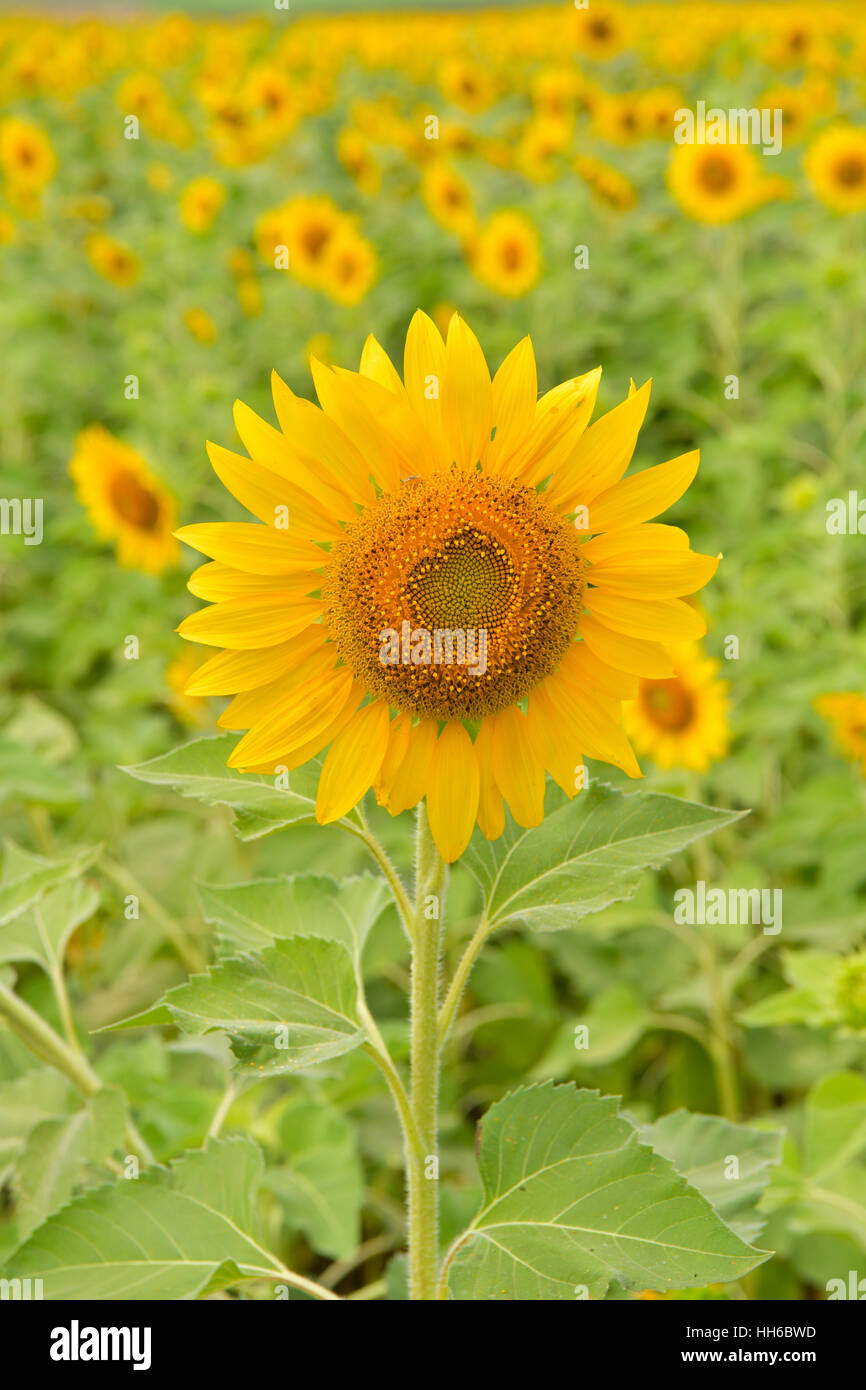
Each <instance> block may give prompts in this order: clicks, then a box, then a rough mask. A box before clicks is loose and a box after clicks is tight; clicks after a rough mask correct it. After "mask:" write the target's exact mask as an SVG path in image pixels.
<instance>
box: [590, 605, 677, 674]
mask: <svg viewBox="0 0 866 1390" xmlns="http://www.w3.org/2000/svg"><path fill="white" fill-rule="evenodd" d="M580 635H581V637H582V638H583V640H584V642H585V643H586V645H587V646H588V647H589V649H590V651H593V652H595V654H596V656H598V657H600V658H601V660H602V661H605V662H607V664H608V666H615V667H616V668H617V670H619V671H628V672H629V673H630V674H631V675H633V676H650V677H653V678H654V679H656V680H666V679H667V678H668V677H669V676H672V675H673V674H674V668H673V663H672V661H671V659H670V657H669V656H668V654H667V652H666V651H665V649H664V647H663V646H661V645H660V644H659V643H658V642H647V641H645V640H644V639H643V638H641V637H627V636H626V635H625V633H622V632H614V631H613V630H612V629H611V628H609V627H606V626H605V624H604V623H600V622H597V621H596V619H595V618H593V617H591V616H590V615H589V614H588V613H585V614H584V615H583V617H582V618H581V620H580Z"/></svg>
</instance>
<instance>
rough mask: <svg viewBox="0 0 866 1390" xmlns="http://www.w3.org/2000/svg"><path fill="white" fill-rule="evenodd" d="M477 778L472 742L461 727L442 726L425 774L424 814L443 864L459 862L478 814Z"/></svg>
mask: <svg viewBox="0 0 866 1390" xmlns="http://www.w3.org/2000/svg"><path fill="white" fill-rule="evenodd" d="M479 794H480V779H479V774H478V760H477V758H476V756H475V750H474V748H473V747H472V740H471V738H470V737H469V735H468V734H467V732H466V730H465V729H464V727H463V725H462V724H459V723H456V722H452V723H450V724H446V725H445V728H444V729H443V730H442V733H441V734H440V735H439V738H438V739H437V741H436V746H435V748H434V749H433V757H432V758H431V759H430V770H429V772H428V774H427V814H428V816H429V818H430V830H431V832H432V834H433V839H434V840H435V842H436V848H437V849H438V850H439V853H440V854H441V855H442V858H443V859H444V860H445V862H446V863H447V864H453V863H454V860H455V859H459V858H460V856H461V854H462V853H463V851H464V850H465V848H466V846H467V845H468V844H469V840H470V837H471V835H472V828H473V826H474V825H475V817H476V816H477V814H478V800H479Z"/></svg>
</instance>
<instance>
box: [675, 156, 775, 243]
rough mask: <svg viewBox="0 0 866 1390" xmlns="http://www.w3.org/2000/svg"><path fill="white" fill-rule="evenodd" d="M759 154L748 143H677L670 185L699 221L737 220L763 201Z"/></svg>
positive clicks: (689, 213)
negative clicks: (757, 155)
mask: <svg viewBox="0 0 866 1390" xmlns="http://www.w3.org/2000/svg"><path fill="white" fill-rule="evenodd" d="M760 184H761V174H760V172H759V168H758V163H757V157H756V155H755V153H754V151H753V150H752V149H750V148H749V147H748V146H746V145H738V144H732V143H729V144H720V145H699V144H694V145H677V146H676V148H675V149H674V151H673V153H672V155H671V159H670V163H669V165H668V187H669V188H670V191H671V193H672V194H673V196H674V197H675V198H676V200H677V202H678V203H679V205H680V207H681V208H682V209H683V211H684V212H685V213H687V214H688V216H689V217H693V218H694V219H695V221H696V222H709V223H716V222H733V221H735V220H736V219H737V218H738V217H742V216H743V215H744V214H745V213H747V212H751V211H752V210H753V209H754V208H755V207H756V206H757V205H758V203H759V202H760V200H761V194H760Z"/></svg>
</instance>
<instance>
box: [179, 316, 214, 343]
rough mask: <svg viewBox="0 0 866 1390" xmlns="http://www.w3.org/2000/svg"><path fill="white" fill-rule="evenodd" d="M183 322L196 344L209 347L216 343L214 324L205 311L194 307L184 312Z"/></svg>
mask: <svg viewBox="0 0 866 1390" xmlns="http://www.w3.org/2000/svg"><path fill="white" fill-rule="evenodd" d="M183 321H184V324H185V325H186V328H187V329H188V331H189V332H190V334H191V335H192V337H193V338H195V340H196V342H197V343H202V344H204V345H205V346H209V345H210V344H211V343H215V342H216V340H217V328H216V324H215V323H214V321H213V319H212V318H211V316H210V314H209V313H208V312H207V310H206V309H200V308H198V307H194V308H191V309H186V310H184V315H183Z"/></svg>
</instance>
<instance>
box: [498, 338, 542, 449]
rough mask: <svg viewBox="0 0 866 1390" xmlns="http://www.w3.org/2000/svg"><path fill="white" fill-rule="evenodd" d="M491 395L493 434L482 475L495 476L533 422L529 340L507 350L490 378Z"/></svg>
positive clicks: (533, 380) (534, 394)
mask: <svg viewBox="0 0 866 1390" xmlns="http://www.w3.org/2000/svg"><path fill="white" fill-rule="evenodd" d="M492 391H493V429H494V431H495V433H494V435H493V439H492V440H491V443H490V448H489V449H488V451H487V464H486V471H487V472H488V473H497V472H498V471H499V466H500V464H502V463H503V462H505V461H507V460H508V459H510V458H511V457H512V455H513V454H515V453H516V452H517V450H518V449H519V448H520V446H521V445H522V444H523V443H524V442H525V440H526V439H527V437H528V435H529V432H530V430H531V429H532V426H533V423H534V421H535V406H536V402H537V400H538V374H537V371H536V366H535V353H534V352H533V350H532V340H531V338H521V340H520V342H519V343H518V344H517V346H516V347H514V348H512V349H511V351H510V352H509V354H508V356H507V357H506V359H505V361H504V362H503V363H502V366H501V367H500V368H499V371H498V372H497V373H496V375H495V376H494V378H493V387H492Z"/></svg>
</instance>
